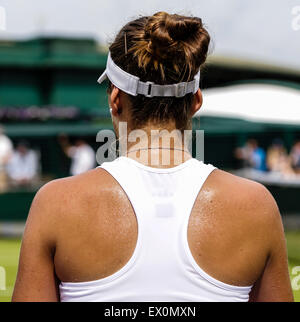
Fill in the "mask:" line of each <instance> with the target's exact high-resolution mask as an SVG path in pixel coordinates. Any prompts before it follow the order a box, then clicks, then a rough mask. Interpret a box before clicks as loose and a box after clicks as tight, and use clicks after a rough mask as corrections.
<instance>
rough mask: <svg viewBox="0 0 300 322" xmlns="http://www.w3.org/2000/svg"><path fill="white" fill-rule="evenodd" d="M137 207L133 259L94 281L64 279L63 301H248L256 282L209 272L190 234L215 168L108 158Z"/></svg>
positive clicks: (107, 167)
mask: <svg viewBox="0 0 300 322" xmlns="http://www.w3.org/2000/svg"><path fill="white" fill-rule="evenodd" d="M101 168H103V169H105V170H106V171H107V172H109V173H110V174H111V175H112V176H113V177H114V178H115V180H117V182H118V183H119V184H120V186H121V187H122V188H123V190H124V192H125V193H126V195H127V197H128V199H129V201H130V202H131V204H132V207H133V209H134V212H135V215H136V218H137V224H138V237H137V244H136V247H135V250H134V252H133V255H132V257H131V258H130V260H129V261H128V262H127V263H126V264H125V266H123V267H122V268H121V269H120V270H119V271H117V272H115V273H114V274H112V275H110V276H108V277H105V278H102V279H99V280H95V281H89V282H78V283H77V282H75V283H71V282H66V283H64V282H62V283H61V284H60V287H59V289H60V299H61V301H101V302H102V301H103V302H118V301H122V302H143V301H158V302H178V301H179V302H184V301H189V302H200V301H222V302H224V301H239V302H242V301H248V300H249V293H250V291H251V286H234V285H229V284H226V283H223V282H221V281H219V280H216V279H215V278H213V277H211V276H210V275H209V274H207V273H206V272H204V271H203V270H202V269H201V268H200V267H199V266H198V264H197V263H196V261H195V260H194V258H193V256H192V254H191V251H190V249H189V245H188V240H187V228H188V222H189V216H190V213H191V211H192V208H193V205H194V203H195V200H196V198H197V196H198V193H199V191H200V190H201V187H202V186H203V184H204V182H205V180H206V179H207V177H208V176H209V174H210V173H211V172H212V171H213V170H214V169H215V167H214V166H212V165H210V164H205V163H203V162H201V161H198V160H196V159H189V160H188V161H185V162H184V163H182V164H180V165H178V166H175V167H173V168H167V169H166V168H163V169H161V168H152V167H148V166H145V165H143V164H141V163H139V162H137V161H135V160H133V159H130V158H127V157H119V158H118V159H116V160H114V161H113V162H106V163H103V164H102V166H101Z"/></svg>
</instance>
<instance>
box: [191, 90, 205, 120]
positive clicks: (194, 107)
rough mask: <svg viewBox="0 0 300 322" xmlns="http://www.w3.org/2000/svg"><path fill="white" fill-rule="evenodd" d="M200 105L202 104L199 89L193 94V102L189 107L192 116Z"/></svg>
mask: <svg viewBox="0 0 300 322" xmlns="http://www.w3.org/2000/svg"><path fill="white" fill-rule="evenodd" d="M202 103H203V97H202V92H201V90H200V88H199V89H198V90H197V92H196V93H195V94H194V102H193V104H192V107H191V114H192V116H193V115H194V114H195V113H197V112H198V111H199V110H200V107H201V106H202Z"/></svg>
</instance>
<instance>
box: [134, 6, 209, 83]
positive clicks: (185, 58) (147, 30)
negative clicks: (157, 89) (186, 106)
mask: <svg viewBox="0 0 300 322" xmlns="http://www.w3.org/2000/svg"><path fill="white" fill-rule="evenodd" d="M143 19H144V20H143V21H144V25H142V24H141V26H140V29H139V31H138V32H136V33H135V35H134V37H133V44H132V46H131V48H130V52H132V53H133V56H134V57H135V58H136V59H137V63H138V67H140V68H142V69H143V70H144V71H145V72H146V71H148V72H150V70H151V68H153V69H154V70H155V71H157V70H160V73H161V75H162V77H161V78H162V81H164V80H165V79H166V77H165V75H166V73H165V72H166V71H167V72H168V73H169V78H170V79H172V81H173V80H174V81H175V80H176V79H177V80H178V81H183V80H185V81H187V80H190V79H192V78H193V77H194V75H195V74H196V73H197V72H198V70H199V68H200V66H201V65H202V64H203V63H204V62H205V60H206V55H207V52H208V46H209V42H210V37H209V34H208V32H207V31H206V29H205V28H204V27H203V24H202V21H201V19H200V18H198V17H186V16H180V15H177V14H168V13H166V12H157V13H156V14H154V15H153V16H149V17H144V18H143ZM151 66H152V67H151Z"/></svg>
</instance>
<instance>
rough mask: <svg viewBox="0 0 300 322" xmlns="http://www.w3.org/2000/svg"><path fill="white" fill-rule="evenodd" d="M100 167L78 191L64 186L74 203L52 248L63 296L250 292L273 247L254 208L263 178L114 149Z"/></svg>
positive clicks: (239, 296)
mask: <svg viewBox="0 0 300 322" xmlns="http://www.w3.org/2000/svg"><path fill="white" fill-rule="evenodd" d="M104 169H106V171H104V170H103V169H101V168H98V169H96V170H93V171H92V172H91V173H89V174H87V175H86V177H85V178H82V179H81V181H83V180H87V182H86V188H85V185H82V183H83V182H81V187H82V189H85V190H88V191H86V192H83V191H84V190H83V191H82V192H80V193H79V196H76V193H78V191H76V183H75V182H74V185H75V187H72V188H71V187H70V189H71V190H73V193H74V196H70V197H71V200H73V199H76V201H74V205H75V209H74V210H73V211H71V213H72V215H71V213H70V215H68V216H71V218H66V221H65V222H64V225H61V229H59V231H58V236H57V237H58V239H57V251H56V254H55V269H56V273H57V275H58V277H59V279H60V280H61V281H63V283H62V284H61V287H60V291H61V297H62V299H63V300H100V301H101V300H104V301H105V300H107V301H114V300H125V301H126V300H128V301H136V300H139V299H140V300H145V301H146V300H155V299H156V300H169V301H174V300H179V301H180V300H187V301H197V300H199V301H202V300H208V301H213V300H215V301H226V300H248V294H249V292H250V290H251V287H245V286H249V285H252V284H254V282H255V281H256V280H257V279H258V278H259V276H260V274H261V272H262V270H263V268H264V266H265V263H266V259H267V256H268V251H269V250H268V247H269V246H268V243H266V240H267V238H268V237H267V236H266V235H265V229H264V221H268V219H266V218H264V217H265V215H261V214H259V213H255V212H254V210H255V208H256V209H258V208H259V207H260V206H259V199H258V196H257V194H258V191H259V194H260V195H261V196H260V198H263V199H265V197H263V196H262V194H264V195H265V196H267V193H266V191H265V190H264V189H263V188H262V187H261V186H259V185H258V184H255V183H253V182H249V181H245V180H243V179H240V178H237V177H234V176H231V175H229V174H227V173H224V172H222V171H220V170H215V171H213V172H212V170H213V169H214V168H213V167H212V166H208V165H205V164H203V163H201V162H198V161H197V160H195V159H190V160H188V161H186V162H185V163H183V164H181V165H180V166H177V167H174V168H170V169H155V168H150V167H145V166H143V165H141V164H139V163H138V162H136V161H133V160H131V159H129V158H120V159H119V160H117V161H115V162H113V163H108V164H106V166H105V165H104ZM107 171H108V172H109V173H110V174H108V172H107ZM211 172H212V173H211ZM210 173H211V174H210ZM89 175H92V176H93V177H94V179H93V182H92V183H91V184H88V181H89V179H88V176H89ZM206 178H208V179H207V180H206ZM74 179H75V178H74ZM95 179H96V180H95ZM77 180H78V181H79V180H80V178H78V179H77ZM98 180H99V181H98ZM78 184H79V182H78ZM202 185H203V186H202ZM78 188H79V187H78ZM201 188H202V189H201ZM200 189H201V191H200V193H198V192H199V190H200ZM69 193H71V191H70V192H68V194H69ZM245 193H247V198H248V200H247V201H246V199H245V197H246V196H245ZM81 198H82V199H81ZM78 203H79V205H78ZM254 203H256V206H254ZM257 204H258V205H257ZM191 210H192V211H191ZM258 212H259V211H258ZM190 213H191V215H190ZM259 216H261V218H258V217H259ZM187 225H188V229H187ZM186 231H187V234H186ZM187 240H188V244H185V241H187ZM103 278H104V279H103ZM112 281H113V283H112ZM74 282H75V283H74ZM78 282H79V283H78ZM80 282H81V283H80ZM86 282H88V283H86ZM235 286H237V287H235ZM83 291H85V292H84V294H85V295H83V293H82V292H83Z"/></svg>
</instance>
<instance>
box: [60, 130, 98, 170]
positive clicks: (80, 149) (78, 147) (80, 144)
mask: <svg viewBox="0 0 300 322" xmlns="http://www.w3.org/2000/svg"><path fill="white" fill-rule="evenodd" d="M59 142H60V144H61V146H62V149H63V151H64V152H65V154H66V155H67V156H68V157H69V158H71V168H70V174H71V175H72V176H74V175H77V174H80V173H83V172H86V171H88V170H91V169H93V168H94V167H95V161H96V154H95V152H94V150H93V149H92V148H91V147H90V146H89V145H88V144H87V143H86V142H85V141H84V140H83V139H77V140H76V141H75V144H74V145H71V144H70V143H69V140H68V138H67V137H66V136H65V135H60V137H59Z"/></svg>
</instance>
